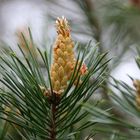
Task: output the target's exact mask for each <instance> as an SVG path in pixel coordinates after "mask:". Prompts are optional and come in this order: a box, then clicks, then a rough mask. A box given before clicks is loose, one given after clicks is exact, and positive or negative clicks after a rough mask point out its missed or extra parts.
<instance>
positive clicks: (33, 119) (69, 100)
mask: <svg viewBox="0 0 140 140" xmlns="http://www.w3.org/2000/svg"><path fill="white" fill-rule="evenodd" d="M56 28H57V33H58V35H57V38H56V41H55V43H54V47H53V50H54V51H53V54H52V56H53V62H52V64H51V67H50V65H49V64H50V63H51V60H50V59H49V58H50V57H49V55H51V54H49V52H47V51H44V52H42V51H41V50H39V49H37V51H38V54H39V55H40V56H39V58H41V61H42V63H43V68H42V65H40V63H39V62H40V61H38V58H36V56H35V55H34V53H33V52H32V48H30V45H29V44H28V41H27V40H31V41H32V44H33V45H34V43H33V39H32V36H31V32H30V30H29V34H30V39H29V38H28V39H27V38H26V36H24V35H23V34H22V40H23V41H24V46H25V47H26V50H27V51H28V55H26V52H25V51H24V50H23V48H22V46H20V45H19V49H20V51H21V53H22V55H23V58H24V59H20V58H19V57H18V55H17V54H16V53H15V52H14V51H13V50H11V49H9V52H3V54H2V56H1V57H0V61H1V62H0V72H1V75H2V78H1V79H0V81H1V84H2V86H1V89H0V104H1V106H0V113H1V114H0V118H1V119H2V120H3V123H4V125H5V127H3V133H2V134H1V138H0V139H1V140H5V139H9V140H12V139H15V138H14V137H13V136H12V135H11V133H10V130H9V131H6V130H7V129H6V125H7V124H8V125H9V126H10V128H11V129H12V130H14V131H16V133H17V134H18V135H19V137H20V138H19V139H22V140H70V139H71V140H74V139H75V140H77V139H79V138H78V136H79V134H80V133H81V132H82V130H84V129H86V128H88V127H89V126H92V125H94V122H91V121H88V120H87V121H86V122H85V121H82V120H83V119H84V118H86V117H88V114H89V113H88V112H87V111H86V110H83V109H82V105H83V104H85V103H86V102H87V101H88V99H89V98H90V97H91V95H93V94H94V93H95V91H96V89H98V88H99V86H100V85H101V83H102V82H103V81H104V79H105V77H106V74H107V70H106V68H107V63H108V62H109V60H107V61H105V59H104V58H105V57H106V55H107V53H104V54H99V53H98V47H96V46H93V44H92V41H90V42H89V43H88V44H87V45H86V46H84V50H83V49H79V50H80V51H79V52H78V53H77V52H76V48H80V47H81V46H80V44H79V43H76V44H75V43H74V42H73V41H72V38H71V34H70V27H69V24H68V21H67V20H66V18H64V17H62V18H58V19H57V21H56ZM25 44H26V45H25ZM33 45H32V47H33ZM48 47H49V46H48ZM74 48H75V49H74ZM35 49H36V48H35ZM44 71H46V72H44ZM88 135H89V136H88ZM87 136H88V137H87V138H86V139H90V136H91V135H90V133H89V134H87Z"/></svg>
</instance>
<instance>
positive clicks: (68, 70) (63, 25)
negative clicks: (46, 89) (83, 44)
mask: <svg viewBox="0 0 140 140" xmlns="http://www.w3.org/2000/svg"><path fill="white" fill-rule="evenodd" d="M56 29H57V38H56V41H55V43H54V50H53V55H54V60H53V64H52V66H51V81H52V86H53V90H54V91H55V92H56V93H57V94H61V93H62V92H63V91H64V89H65V88H66V87H67V82H68V81H69V80H70V77H71V75H72V73H73V70H74V67H75V63H76V60H75V55H74V42H73V41H72V38H71V34H70V27H69V24H68V21H67V20H66V18H65V17H62V18H57V20H56ZM86 70H87V69H86V67H85V65H82V67H81V72H80V73H81V74H84V73H85V72H86Z"/></svg>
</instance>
